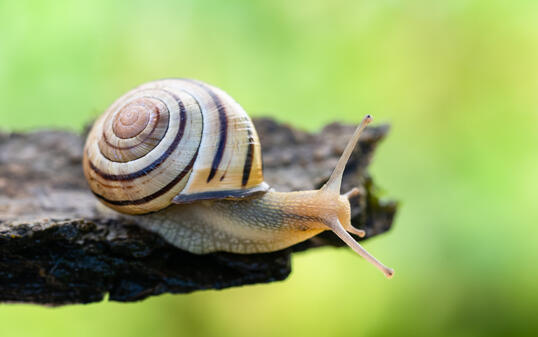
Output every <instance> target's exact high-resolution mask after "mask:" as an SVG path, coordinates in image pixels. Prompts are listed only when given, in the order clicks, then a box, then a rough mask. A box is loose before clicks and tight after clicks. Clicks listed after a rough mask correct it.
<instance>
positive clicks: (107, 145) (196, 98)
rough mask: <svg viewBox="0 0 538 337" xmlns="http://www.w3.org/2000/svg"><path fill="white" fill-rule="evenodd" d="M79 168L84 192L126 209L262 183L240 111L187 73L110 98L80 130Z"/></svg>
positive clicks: (227, 193) (251, 134) (241, 191)
mask: <svg viewBox="0 0 538 337" xmlns="http://www.w3.org/2000/svg"><path fill="white" fill-rule="evenodd" d="M83 167H84V174H85V176H86V179H87V180H88V183H89V185H90V188H91V190H92V192H93V193H94V194H95V195H96V196H97V197H98V198H99V199H100V200H101V201H102V202H103V203H104V204H105V205H107V206H109V207H110V208H113V209H115V210H117V211H120V212H123V213H130V214H143V213H149V212H154V211H158V210H160V209H163V208H165V207H167V206H169V205H170V204H172V203H188V202H193V201H196V200H203V199H225V198H243V197H245V196H248V195H251V194H253V193H257V192H263V191H267V190H268V188H269V186H268V185H267V184H266V183H265V182H264V181H263V172H262V156H261V148H260V142H259V139H258V134H257V132H256V129H255V128H254V125H253V124H252V121H251V120H250V118H249V117H248V115H247V114H246V112H245V111H244V110H243V108H242V107H241V106H240V105H239V104H238V103H237V102H235V101H234V100H233V99H232V98H231V97H230V96H229V95H228V94H226V93H225V92H224V91H222V90H220V89H218V88H215V87H213V86H210V85H208V84H205V83H203V82H199V81H195V80H190V79H165V80H158V81H154V82H149V83H146V84H144V85H141V86H139V87H137V88H135V89H133V90H131V91H129V92H128V93H126V94H125V95H123V96H122V97H120V98H119V99H118V100H116V101H115V102H114V103H113V104H112V105H111V106H110V107H109V108H108V109H107V110H106V112H105V113H104V114H103V115H102V116H101V117H100V118H99V119H98V120H97V121H96V123H95V124H94V126H93V128H92V130H91V131H90V134H89V135H88V139H87V141H86V145H85V149H84V159H83Z"/></svg>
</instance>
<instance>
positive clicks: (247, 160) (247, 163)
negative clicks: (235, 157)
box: [241, 129, 254, 186]
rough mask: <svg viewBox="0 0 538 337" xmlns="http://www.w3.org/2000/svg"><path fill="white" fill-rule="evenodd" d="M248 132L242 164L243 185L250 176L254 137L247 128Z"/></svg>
mask: <svg viewBox="0 0 538 337" xmlns="http://www.w3.org/2000/svg"><path fill="white" fill-rule="evenodd" d="M247 132H248V149H247V155H246V158H245V165H244V166H243V179H242V180H241V185H242V186H245V185H246V184H247V183H248V179H249V178H250V171H252V160H253V159H254V138H253V137H252V131H251V130H250V129H247Z"/></svg>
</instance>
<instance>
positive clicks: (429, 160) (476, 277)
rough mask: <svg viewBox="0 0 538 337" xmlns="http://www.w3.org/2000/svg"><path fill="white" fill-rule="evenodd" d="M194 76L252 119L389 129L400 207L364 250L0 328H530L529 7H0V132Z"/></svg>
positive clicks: (65, 122) (218, 1)
mask: <svg viewBox="0 0 538 337" xmlns="http://www.w3.org/2000/svg"><path fill="white" fill-rule="evenodd" d="M163 77H193V78H197V79H200V80H203V81H207V82H209V83H212V84H215V85H217V86H219V87H221V88H223V89H225V90H226V91H228V92H229V93H230V94H231V95H232V96H233V97H234V98H235V99H236V100H238V101H239V102H240V103H241V104H242V105H243V106H244V107H245V108H246V110H247V111H249V112H250V114H251V115H253V116H262V115H269V116H273V117H275V118H277V119H279V120H280V121H284V122H287V123H290V124H293V125H295V126H297V127H300V128H304V129H308V130H313V131H314V130H318V129H319V128H320V127H322V126H323V125H324V124H325V123H328V122H331V121H334V120H341V121H346V122H350V123H356V122H358V121H359V120H360V118H361V116H362V115H363V114H365V113H372V114H373V115H374V117H375V118H376V120H377V121H378V122H389V123H391V124H392V132H391V134H390V136H389V137H388V139H387V140H386V141H385V142H384V143H383V144H382V146H381V147H379V149H378V153H377V155H376V157H375V162H374V163H373V166H372V169H371V172H372V173H373V176H374V177H375V178H376V180H377V182H378V184H380V185H381V186H382V187H383V188H384V189H385V190H386V191H387V193H386V195H387V196H389V197H391V198H396V199H399V200H400V201H401V207H400V211H399V214H398V216H397V218H396V222H395V226H394V229H393V230H392V231H390V232H389V233H388V234H387V235H384V236H382V237H379V238H377V239H373V240H372V241H370V242H368V243H367V244H366V246H367V248H368V249H369V250H370V251H371V252H373V253H374V254H375V255H376V256H377V257H378V258H380V259H381V260H382V261H384V262H385V263H386V264H388V265H390V266H392V267H394V268H395V270H396V274H395V277H394V278H393V279H392V280H386V279H384V277H383V276H382V275H381V273H379V272H378V271H377V270H376V269H374V268H373V267H372V266H370V265H368V264H367V263H366V262H364V261H363V260H362V259H360V258H359V257H357V256H356V254H354V253H352V252H351V250H349V249H331V248H325V249H320V250H316V251H311V252H307V253H303V254H298V255H297V256H295V257H294V258H293V272H292V274H291V276H290V277H289V278H288V279H287V280H286V281H284V282H279V283H274V284H269V285H259V286H249V287H243V288H235V289H228V290H224V291H204V292H198V293H194V294H190V295H176V296H170V295H164V296H159V297H155V298H150V299H147V300H145V301H142V302H139V303H133V304H118V303H107V302H104V303H99V304H90V305H76V306H66V307H62V308H43V307H38V306H33V305H14V304H3V305H0V336H2V337H3V336H53V337H62V336H66V337H67V336H69V337H71V336H114V337H122V336H205V335H214V336H260V337H263V336H301V335H305V336H352V335H353V336H523V335H529V336H531V335H534V336H536V334H537V333H538V280H537V278H538V264H537V258H538V248H537V246H538V229H537V228H538V226H537V225H538V211H537V210H538V207H537V201H538V192H537V190H538V149H537V148H538V135H537V134H538V100H537V94H538V1H535V0H529V1H496V0H483V1H480V0H450V1H427V0H423V1H420V0H380V1H373V0H372V1H366V0H364V1H341V0H325V1H315V0H294V1H290V0H271V1H269V0H268V1H253V0H244V1H240V0H234V1H224V0H213V1H208V0H203V1H194V0H192V1H174V0H170V1H157V0H154V1H122V2H115V1H108V0H99V1H97V0H92V1H59V0H55V1H38V0H36V1H24V0H23V1H20V0H0V127H1V128H2V129H7V130H31V129H35V128H41V127H61V128H69V129H72V130H81V128H82V126H83V125H84V123H85V122H87V121H89V120H91V119H92V118H93V117H95V116H96V115H97V114H98V113H99V112H101V111H103V109H105V108H106V107H107V106H108V105H109V104H110V103H111V102H112V100H114V99H115V98H116V97H118V96H119V95H121V94H122V93H123V92H125V91H126V90H128V89H130V88H131V87H133V86H135V85H137V84H139V83H142V82H145V81H149V80H153V79H158V78H163Z"/></svg>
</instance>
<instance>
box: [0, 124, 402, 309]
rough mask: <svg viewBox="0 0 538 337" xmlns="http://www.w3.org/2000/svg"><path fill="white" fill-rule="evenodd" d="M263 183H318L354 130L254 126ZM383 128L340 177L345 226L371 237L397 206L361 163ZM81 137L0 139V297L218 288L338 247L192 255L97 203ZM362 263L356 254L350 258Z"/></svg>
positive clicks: (44, 298) (67, 297) (270, 277)
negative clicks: (348, 207)
mask: <svg viewBox="0 0 538 337" xmlns="http://www.w3.org/2000/svg"><path fill="white" fill-rule="evenodd" d="M254 122H255V124H256V128H257V130H258V132H259V135H260V139H261V143H262V144H263V155H264V173H265V180H266V181H267V182H268V183H269V184H270V185H271V186H273V187H274V188H275V189H276V190H279V191H292V190H308V189H314V188H318V187H320V186H321V185H322V184H323V183H324V182H325V180H326V179H327V178H328V177H329V175H330V173H331V171H332V169H333V167H334V165H335V163H336V161H337V159H338V156H339V155H340V153H341V152H342V151H343V149H344V146H345V144H346V142H347V140H348V138H349V136H350V135H351V133H352V132H353V130H354V127H353V126H344V125H341V124H331V125H329V126H327V127H325V128H324V129H323V130H322V131H321V132H320V133H317V134H309V133H305V132H301V131H297V130H295V129H293V128H290V127H289V126H286V125H282V124H279V123H276V122H274V121H272V120H269V119H257V120H255V121H254ZM387 131H388V127H387V126H379V127H370V128H368V129H367V130H366V131H365V134H364V135H363V137H361V141H360V145H359V146H358V147H357V148H356V150H355V152H354V154H353V156H352V158H351V160H350V162H349V164H348V167H347V169H346V172H345V177H344V182H343V186H342V189H343V191H346V190H347V189H351V188H352V187H354V186H358V187H359V188H360V189H361V195H360V196H359V197H356V198H354V199H353V200H351V204H352V217H353V219H352V222H353V224H354V225H355V226H356V227H359V228H363V229H365V230H366V231H367V237H366V238H365V239H368V238H370V237H372V236H374V235H377V234H380V233H383V232H385V231H387V230H388V229H390V226H391V224H392V220H393V217H394V214H395V212H396V204H395V203H394V202H381V201H380V200H379V199H378V198H377V196H376V195H375V193H374V188H373V184H372V181H371V179H370V178H369V176H368V174H367V172H366V167H367V165H368V163H369V161H370V159H371V157H372V154H373V151H374V149H375V148H376V146H377V144H378V143H379V141H380V140H382V139H383V137H384V136H385V135H386V133H387ZM83 141H84V140H83V137H81V136H79V135H77V134H74V133H70V132H64V131H36V132H30V133H22V134H19V133H0V301H11V302H34V303H42V304H49V305H59V304H67V303H88V302H95V301H100V300H102V299H103V297H104V296H105V295H106V294H109V299H110V300H114V301H136V300H141V299H143V298H146V297H148V296H151V295H158V294H162V293H186V292H191V291H194V290H201V289H222V288H226V287H232V286H240V285H246V284H253V283H261V282H272V281H278V280H283V279H285V278H286V277H287V276H288V274H289V273H290V271H291V264H290V256H291V254H292V253H294V252H297V251H301V250H305V249H310V248H313V247H317V246H323V245H333V246H340V245H342V244H341V242H340V241H339V240H338V239H337V238H336V237H335V236H334V235H332V233H330V232H324V233H322V234H320V235H318V236H316V237H314V238H312V239H310V240H308V241H306V242H303V243H301V244H298V245H296V246H294V247H290V248H288V249H285V250H282V251H278V252H274V253H267V254H252V255H237V254H229V253H213V254H207V255H194V254H191V253H188V252H185V251H182V250H180V249H177V248H175V247H173V246H171V245H170V244H168V243H166V242H164V240H162V239H161V238H160V237H159V236H158V235H156V234H153V233H150V232H146V231H144V230H142V229H140V228H138V227H136V226H133V225H131V224H129V223H123V222H119V221H116V220H112V219H107V218H106V217H104V216H103V215H100V214H99V213H98V211H97V209H96V207H95V205H96V199H95V198H94V197H93V195H92V194H91V193H90V192H89V189H88V188H87V186H86V182H85V180H84V177H83V174H82V168H81V159H82V146H83ZM357 258H359V257H357Z"/></svg>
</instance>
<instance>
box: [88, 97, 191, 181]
mask: <svg viewBox="0 0 538 337" xmlns="http://www.w3.org/2000/svg"><path fill="white" fill-rule="evenodd" d="M173 96H174V98H175V99H176V101H177V103H178V105H179V110H180V116H181V117H180V125H179V128H178V132H177V134H176V137H175V138H174V140H173V142H172V143H171V144H170V146H169V147H168V148H167V149H166V151H165V152H164V153H163V154H162V155H161V156H160V157H159V158H157V160H155V161H154V162H153V163H151V164H149V165H148V166H146V167H144V168H143V169H141V170H138V171H136V172H133V173H129V174H109V173H106V172H103V171H101V170H100V169H99V168H98V167H96V166H95V165H94V164H93V163H92V161H91V160H89V166H90V168H91V169H92V171H94V172H95V174H97V175H98V176H100V177H101V178H103V179H105V180H112V181H127V180H133V179H136V178H139V177H141V176H144V175H147V174H149V173H150V172H151V171H153V170H154V169H156V168H157V167H159V166H160V165H161V164H162V163H163V162H164V161H165V160H166V159H167V158H168V157H169V156H170V154H171V153H172V152H174V150H175V149H176V148H177V146H178V145H179V142H180V141H181V138H182V137H183V133H184V132H185V125H186V124H187V112H186V110H185V106H184V105H183V102H181V100H180V99H179V97H177V96H176V95H173ZM193 163H194V162H193Z"/></svg>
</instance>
